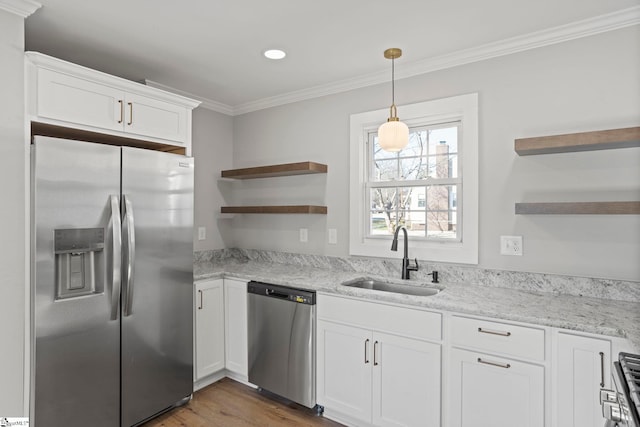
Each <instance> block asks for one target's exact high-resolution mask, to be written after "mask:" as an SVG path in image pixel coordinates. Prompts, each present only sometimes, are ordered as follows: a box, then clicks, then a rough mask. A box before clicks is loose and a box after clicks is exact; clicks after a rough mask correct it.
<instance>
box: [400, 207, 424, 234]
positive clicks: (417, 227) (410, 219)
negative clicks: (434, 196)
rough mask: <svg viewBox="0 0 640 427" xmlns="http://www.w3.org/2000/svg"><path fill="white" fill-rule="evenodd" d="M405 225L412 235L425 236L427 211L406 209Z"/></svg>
mask: <svg viewBox="0 0 640 427" xmlns="http://www.w3.org/2000/svg"><path fill="white" fill-rule="evenodd" d="M404 219H405V220H404V226H405V227H407V231H408V232H409V235H410V236H416V237H424V236H425V235H426V213H425V211H424V210H423V211H406V212H405V214H404Z"/></svg>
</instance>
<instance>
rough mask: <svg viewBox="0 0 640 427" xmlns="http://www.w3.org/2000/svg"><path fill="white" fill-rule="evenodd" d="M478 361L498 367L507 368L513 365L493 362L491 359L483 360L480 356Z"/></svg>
mask: <svg viewBox="0 0 640 427" xmlns="http://www.w3.org/2000/svg"><path fill="white" fill-rule="evenodd" d="M478 363H483V364H485V365H491V366H497V367H498V368H505V369H509V368H510V367H511V365H510V364H508V363H498V362H491V361H489V360H482V359H481V358H479V357H478Z"/></svg>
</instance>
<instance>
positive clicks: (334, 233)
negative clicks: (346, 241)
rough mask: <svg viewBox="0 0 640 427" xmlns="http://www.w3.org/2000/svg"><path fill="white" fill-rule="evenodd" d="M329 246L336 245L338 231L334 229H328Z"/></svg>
mask: <svg viewBox="0 0 640 427" xmlns="http://www.w3.org/2000/svg"><path fill="white" fill-rule="evenodd" d="M329 244H330V245H337V244H338V230H337V229H335V228H330V229H329Z"/></svg>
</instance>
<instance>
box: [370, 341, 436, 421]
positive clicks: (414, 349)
mask: <svg viewBox="0 0 640 427" xmlns="http://www.w3.org/2000/svg"><path fill="white" fill-rule="evenodd" d="M372 357H373V424H375V425H379V426H425V427H438V426H440V345H438V344H432V343H428V342H424V341H418V340H414V339H407V338H403V337H398V336H395V335H388V334H382V333H378V332H374V335H373V356H372Z"/></svg>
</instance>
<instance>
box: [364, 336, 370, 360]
mask: <svg viewBox="0 0 640 427" xmlns="http://www.w3.org/2000/svg"><path fill="white" fill-rule="evenodd" d="M368 349H369V338H367V339H366V340H364V363H365V365H366V364H367V363H369V354H368V353H369V352H368Z"/></svg>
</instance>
